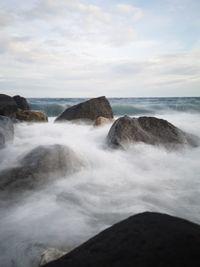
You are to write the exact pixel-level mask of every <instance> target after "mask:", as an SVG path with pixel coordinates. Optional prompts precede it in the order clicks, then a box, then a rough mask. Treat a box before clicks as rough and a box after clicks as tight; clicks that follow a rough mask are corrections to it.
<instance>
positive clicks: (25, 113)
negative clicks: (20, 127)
mask: <svg viewBox="0 0 200 267" xmlns="http://www.w3.org/2000/svg"><path fill="white" fill-rule="evenodd" d="M16 119H18V120H20V121H28V122H47V121H48V117H47V115H46V114H45V113H44V112H42V111H33V110H22V109H18V110H17V112H16Z"/></svg>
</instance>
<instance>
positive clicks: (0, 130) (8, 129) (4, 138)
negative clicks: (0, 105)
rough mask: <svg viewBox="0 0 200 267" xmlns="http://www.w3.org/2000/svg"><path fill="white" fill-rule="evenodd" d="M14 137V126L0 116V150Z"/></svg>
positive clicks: (6, 118) (9, 120)
mask: <svg viewBox="0 0 200 267" xmlns="http://www.w3.org/2000/svg"><path fill="white" fill-rule="evenodd" d="M13 137H14V126H13V122H12V120H11V119H10V118H8V117H5V116H1V115H0V148H1V147H3V146H4V145H5V144H6V143H7V142H9V141H12V140H13Z"/></svg>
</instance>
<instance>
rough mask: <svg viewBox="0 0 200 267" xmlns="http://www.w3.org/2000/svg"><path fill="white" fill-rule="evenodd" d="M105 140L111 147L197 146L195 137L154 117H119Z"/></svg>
mask: <svg viewBox="0 0 200 267" xmlns="http://www.w3.org/2000/svg"><path fill="white" fill-rule="evenodd" d="M107 140H108V143H109V144H110V145H111V146H121V147H124V145H126V144H127V143H129V142H144V143H146V144H151V145H164V146H166V147H167V148H169V147H171V148H173V147H175V146H177V145H181V144H189V145H192V146H195V145H197V140H195V137H193V136H192V135H189V134H186V133H185V132H183V131H181V130H180V129H179V128H177V127H175V126H174V125H173V124H171V123H169V122H168V121H166V120H163V119H158V118H155V117H139V118H130V117H128V116H124V117H121V118H119V119H118V120H116V121H115V122H114V123H113V125H112V127H111V129H110V131H109V133H108V136H107Z"/></svg>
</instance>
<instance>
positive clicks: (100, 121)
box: [94, 117, 113, 126]
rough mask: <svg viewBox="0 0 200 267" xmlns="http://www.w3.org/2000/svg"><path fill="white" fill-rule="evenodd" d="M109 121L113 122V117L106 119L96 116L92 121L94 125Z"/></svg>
mask: <svg viewBox="0 0 200 267" xmlns="http://www.w3.org/2000/svg"><path fill="white" fill-rule="evenodd" d="M111 122H113V119H108V118H105V117H98V118H96V120H95V122H94V126H100V125H104V124H108V123H111Z"/></svg>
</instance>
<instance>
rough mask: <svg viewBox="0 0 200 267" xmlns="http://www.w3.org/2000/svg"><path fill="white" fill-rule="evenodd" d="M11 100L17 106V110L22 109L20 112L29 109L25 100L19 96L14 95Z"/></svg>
mask: <svg viewBox="0 0 200 267" xmlns="http://www.w3.org/2000/svg"><path fill="white" fill-rule="evenodd" d="M13 99H14V101H15V102H16V104H17V108H19V109H22V110H29V109H30V107H29V104H28V102H27V100H26V98H24V97H22V96H20V95H15V96H13Z"/></svg>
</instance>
